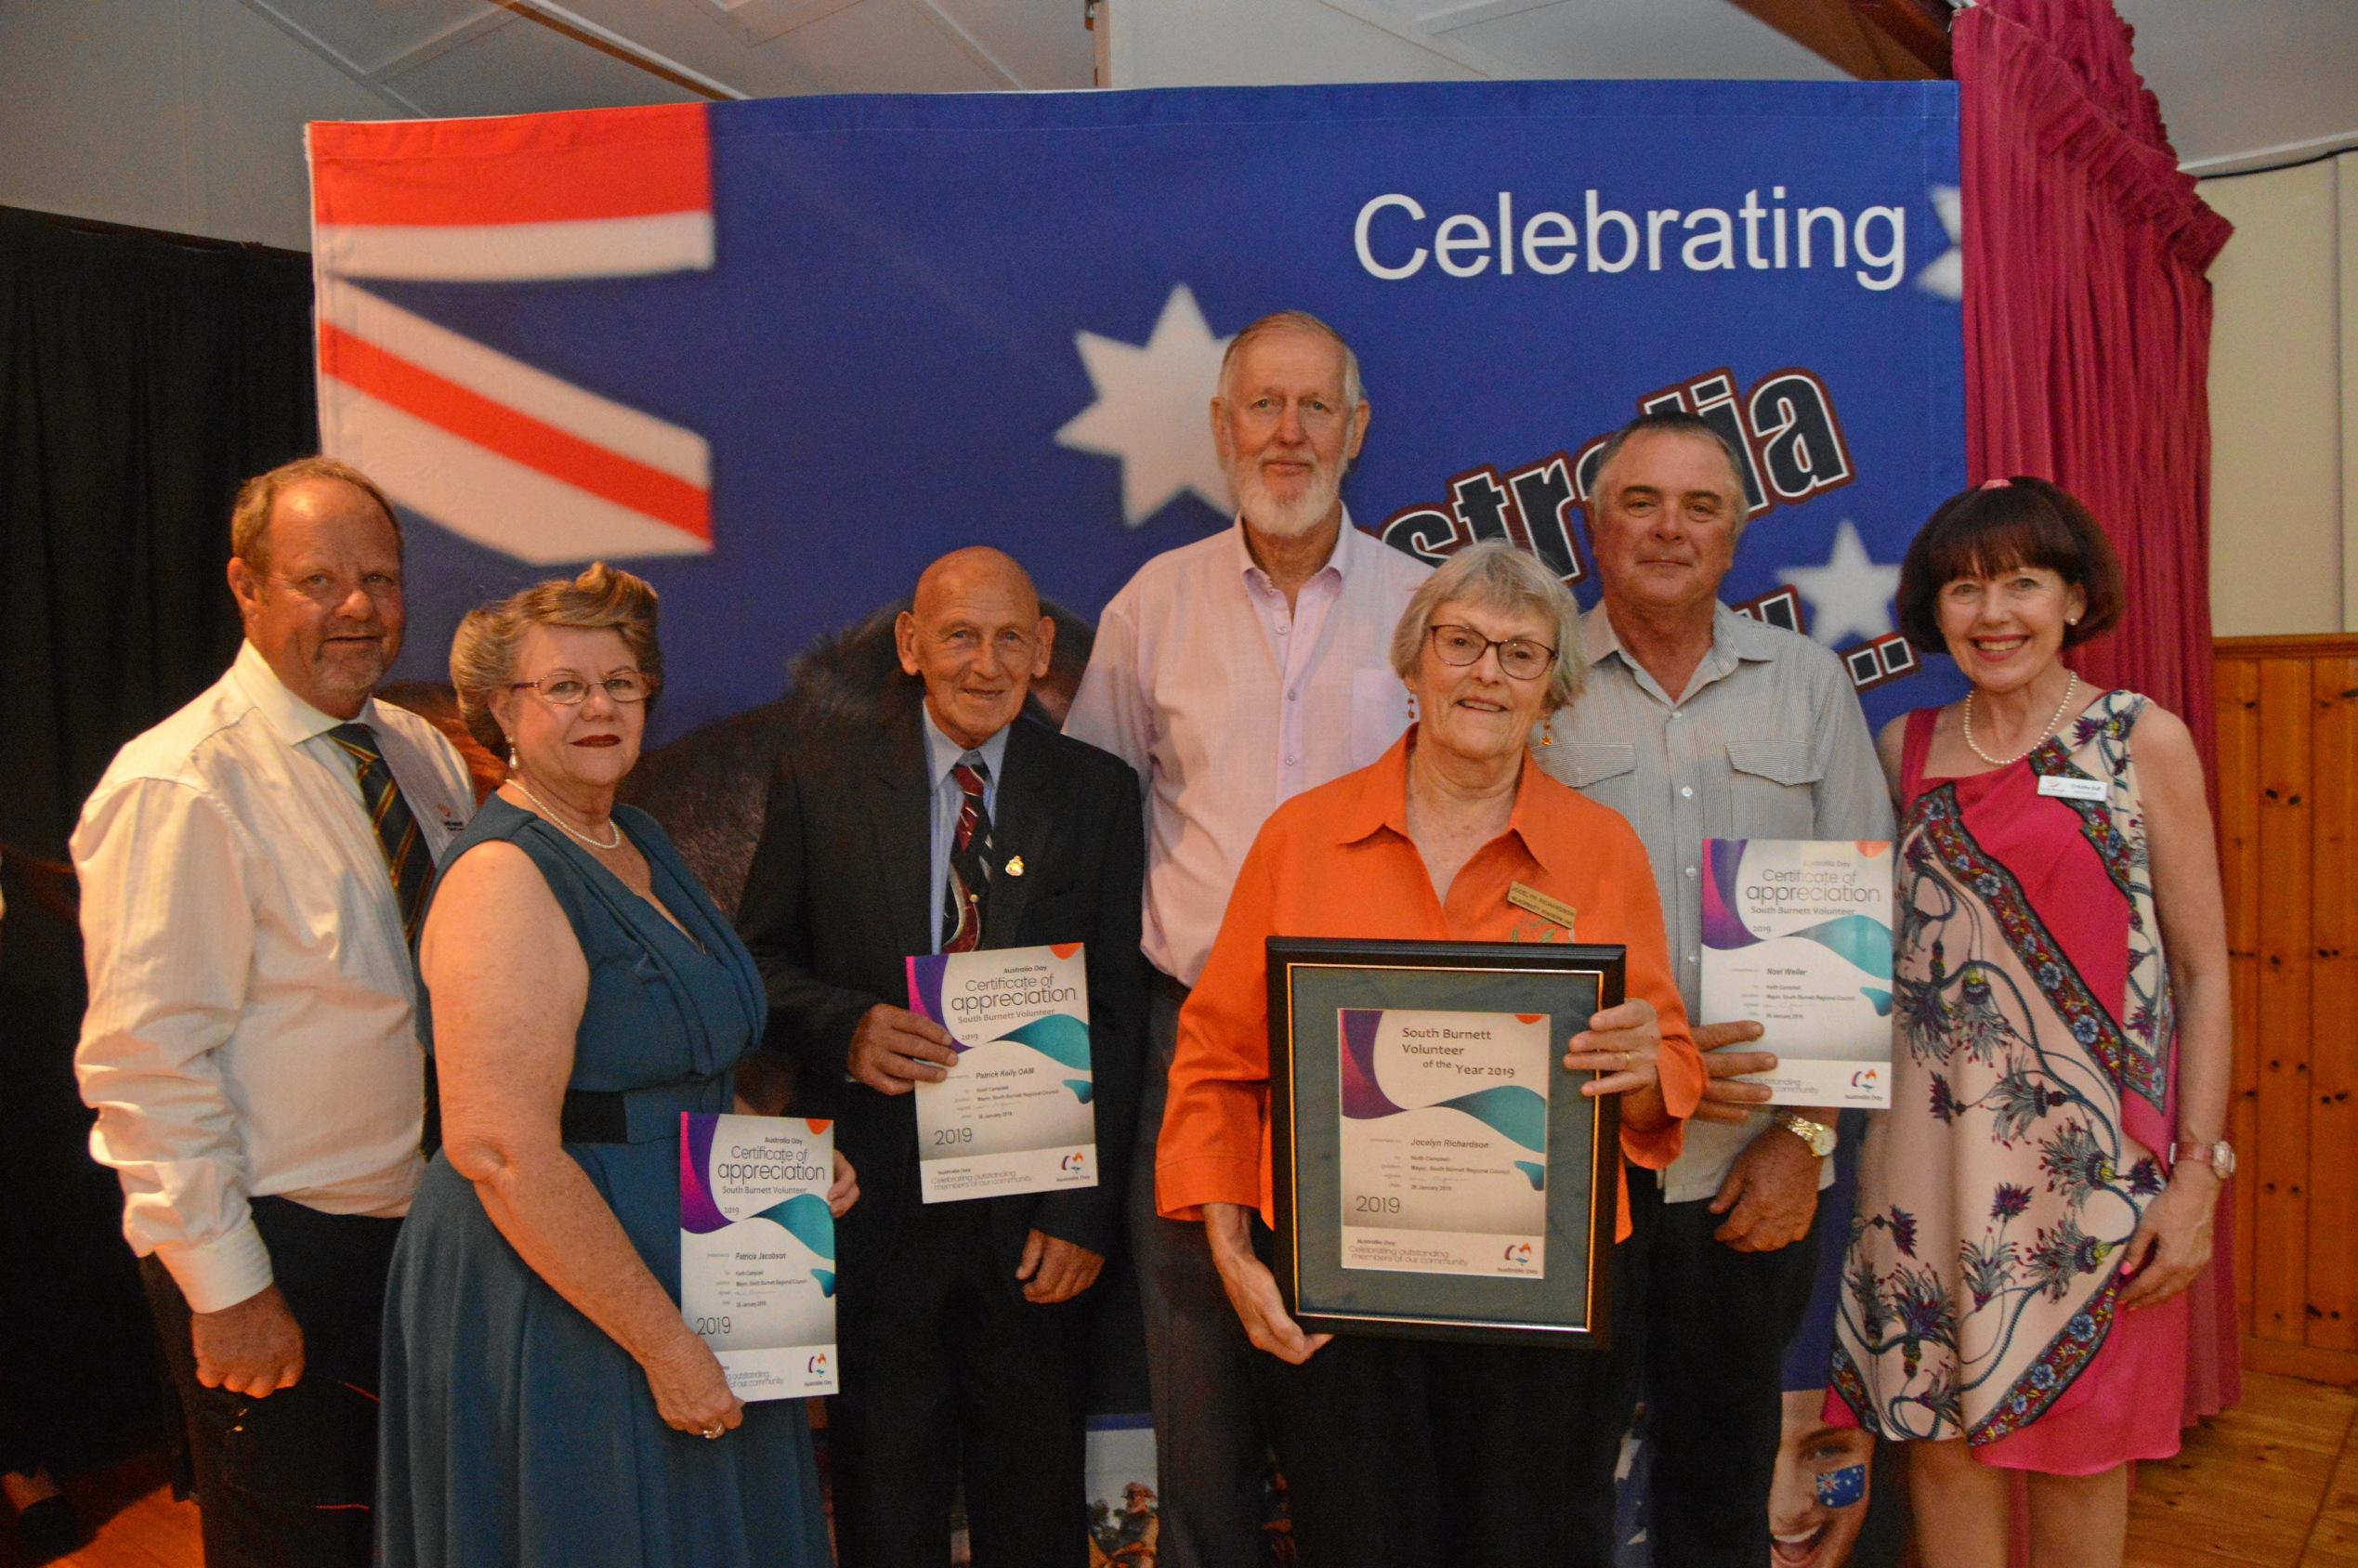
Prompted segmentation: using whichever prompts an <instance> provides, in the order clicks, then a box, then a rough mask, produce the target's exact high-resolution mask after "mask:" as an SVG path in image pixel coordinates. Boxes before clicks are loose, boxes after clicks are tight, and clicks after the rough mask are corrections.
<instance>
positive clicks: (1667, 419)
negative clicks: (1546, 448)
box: [1589, 409, 1752, 538]
mask: <svg viewBox="0 0 2358 1568" xmlns="http://www.w3.org/2000/svg"><path fill="white" fill-rule="evenodd" d="M1639 436H1687V437H1692V438H1695V439H1696V440H1700V441H1708V442H1710V444H1711V445H1712V446H1713V447H1715V448H1717V449H1718V450H1719V453H1720V455H1721V456H1722V457H1724V458H1726V459H1727V473H1728V478H1729V479H1730V480H1731V481H1732V482H1733V484H1734V486H1735V494H1736V536H1737V537H1738V538H1742V537H1743V532H1744V528H1745V525H1746V524H1748V523H1749V522H1750V521H1751V516H1752V498H1751V495H1750V493H1749V491H1748V490H1746V489H1745V481H1744V459H1743V457H1742V456H1741V455H1740V454H1739V453H1738V452H1737V451H1736V448H1735V446H1734V445H1733V444H1732V443H1731V442H1730V441H1729V440H1728V438H1727V436H1726V435H1725V433H1723V431H1722V430H1721V429H1720V428H1719V426H1717V425H1713V424H1712V423H1711V422H1710V420H1708V419H1705V418H1703V417H1702V416H1701V415H1699V414H1692V413H1688V412H1686V411H1685V410H1683V409H1664V410H1661V411H1659V412H1655V413H1642V414H1640V415H1638V416H1637V417H1636V418H1635V419H1633V420H1631V421H1630V422H1629V423H1628V424H1627V425H1623V426H1621V428H1619V429H1618V430H1616V431H1615V432H1613V434H1612V435H1610V436H1607V437H1606V438H1605V445H1604V446H1603V447H1602V448H1601V449H1599V450H1598V451H1597V454H1596V468H1595V470H1594V473H1595V475H1596V477H1595V478H1593V479H1592V480H1591V481H1590V482H1589V496H1590V504H1591V506H1592V508H1598V507H1602V506H1604V504H1605V475H1606V474H1608V473H1610V472H1612V469H1613V460H1614V459H1616V458H1618V457H1619V456H1620V455H1621V449H1622V448H1623V447H1625V446H1628V445H1629V444H1630V442H1631V439H1632V438H1635V437H1639ZM1591 515H1592V516H1594V512H1593V511H1592V513H1591Z"/></svg>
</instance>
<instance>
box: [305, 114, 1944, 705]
mask: <svg viewBox="0 0 2358 1568" xmlns="http://www.w3.org/2000/svg"><path fill="white" fill-rule="evenodd" d="M310 155H311V163H312V172H313V203H314V220H315V224H316V230H315V255H316V261H317V268H318V272H319V283H320V293H319V317H320V378H321V379H320V386H321V400H320V406H321V425H322V435H323V440H324V444H325V446H326V448H327V450H328V451H332V452H334V453H335V454H336V455H338V456H341V457H344V458H347V459H349V460H351V461H352V462H355V463H357V464H360V466H361V467H362V468H364V469H366V470H367V471H368V472H370V473H371V474H372V475H373V476H374V477H376V478H377V479H379V480H380V481H381V482H383V483H384V484H385V486H386V489H387V490H389V491H390V492H391V493H392V495H393V497H394V498H395V500H396V501H397V503H399V504H400V506H401V507H402V508H403V509H404V511H405V512H406V513H408V514H409V516H410V517H411V519H412V521H413V524H414V525H419V526H414V527H413V530H412V537H411V540H410V545H409V570H410V581H411V593H410V604H411V610H410V616H411V629H410V642H409V647H408V650H407V652H406V653H405V655H404V659H403V666H402V673H405V674H410V675H417V676H425V677H427V678H434V677H437V676H439V672H440V669H441V665H442V661H443V656H444V653H445V650H446V649H447V648H448V647H449V636H450V634H451V632H452V629H453V627H454V626H455V624H456V621H457V620H458V617H459V615H460V614H461V613H462V612H463V611H464V610H465V608H467V607H469V606H470V605H472V604H475V603H478V602H479V601H481V600H483V599H485V598H487V597H491V596H492V595H498V594H502V593H505V592H509V591H512V590H513V589H514V588H516V587H517V586H519V585H521V584H522V583H524V582H526V581H532V580H534V579H536V578H539V577H542V576H546V575H548V574H550V573H551V572H552V571H555V570H557V569H565V568H576V567H578V566H579V565H580V564H582V563H584V562H586V561H588V560H590V559H592V558H594V557H599V556H603V557H606V558H608V559H610V560H614V561H618V562H627V563H629V564H630V565H631V566H632V567H633V568H635V569H637V570H640V571H642V572H643V573H644V574H645V575H647V576H648V577H649V578H650V579H651V580H652V581H654V582H655V583H656V585H657V586H658V588H659V589H660V590H661V591H662V595H663V607H664V613H663V635H664V643H665V652H666V655H667V661H668V664H669V680H668V685H667V687H666V691H667V696H666V703H665V707H664V710H663V711H662V713H661V714H660V715H659V721H658V722H659V731H660V734H659V738H663V737H669V736H673V735H676V734H678V733H680V732H681V731H682V730H684V729H686V728H687V727H688V726H690V725H696V724H699V723H701V722H703V721H706V720H710V719H714V718H716V717H719V716H722V715H724V714H727V713H730V712H737V711H740V710H742V709H745V708H748V707H751V706H753V705H754V704H757V703H760V702H764V701H767V700H769V699H772V698H774V697H776V696H777V695H778V692H779V686H780V683H781V679H782V675H783V672H784V669H785V666H786V663H787V661H788V660H789V659H790V658H792V657H793V655H794V654H795V653H797V652H798V651H799V650H801V649H802V648H803V647H805V646H806V644H807V643H808V642H809V640H810V639H811V638H812V637H813V636H814V635H815V634H819V633H820V632H823V631H828V630H832V629H834V628H838V627H841V626H844V625H845V624H848V623H850V622H852V621H857V620H858V619H859V618H861V617H863V616H865V615H866V614H868V613H869V612H870V611H871V610H872V609H874V608H877V607H879V606H880V605H883V604H884V603H886V602H888V601H890V600H892V599H893V598H895V597H896V596H897V595H901V594H905V593H906V592H907V591H908V589H909V587H910V583H911V581H912V579H913V578H914V575H915V573H916V572H917V570H918V569H919V568H921V567H922V566H923V565H924V563H925V562H926V561H928V560H930V559H931V558H932V557H933V556H935V555H938V554H939V553H941V552H943V551H945V550H948V549H950V548H953V547H955V546H958V545H961V544H965V543H970V542H990V543H994V544H997V545H999V546H1001V547H1002V548H1003V549H1005V550H1007V551H1009V552H1010V553H1012V554H1013V555H1015V557H1016V558H1017V559H1019V560H1021V561H1022V562H1024V563H1025V565H1027V566H1028V568H1030V569H1031V571H1032V572H1033V574H1034V575H1035V576H1036V577H1037V579H1038V580H1039V581H1040V584H1041V589H1042V591H1043V592H1044V593H1045V594H1046V595H1048V596H1049V597H1050V598H1051V599H1053V600H1055V602H1057V603H1058V604H1060V605H1062V606H1063V607H1064V608H1068V609H1070V610H1072V611H1074V612H1076V613H1078V614H1080V615H1081V616H1082V617H1084V618H1090V619H1094V617H1095V615H1096V614H1097V612H1098V610H1099V609H1100V608H1102V607H1103V606H1104V604H1105V602H1106V600H1107V598H1108V597H1110V596H1111V595H1112V594H1113V593H1114V591H1115V590H1116V589H1117V588H1119V587H1120V585H1121V583H1122V582H1123V581H1126V580H1127V578H1128V577H1129V575H1130V573H1131V572H1132V571H1133V569H1135V568H1137V566H1138V565H1139V564H1140V563H1141V562H1143V561H1144V560H1146V558H1147V557H1148V556H1149V555H1154V554H1156V553H1158V552H1159V551H1162V550H1165V549H1168V548H1170V547H1172V546H1173V545H1176V544H1181V543H1185V542H1188V541H1191V540H1194V539H1198V538H1200V537H1202V536H1203V535H1205V534H1206V533H1208V532H1210V531H1212V530H1213V529H1219V528H1221V527H1224V526H1225V525H1226V523H1227V522H1228V520H1229V518H1230V516H1231V511H1230V504H1231V503H1230V497H1229V495H1228V491H1227V486H1226V483H1225V477H1224V476H1223V473H1222V469H1221V466H1220V464H1219V461H1218V459H1217V457H1216V455H1215V452H1214V449H1213V444H1212V437H1211V433H1210V429H1209V423H1208V414H1207V408H1208V404H1209V401H1210V399H1211V396H1212V390H1213V381H1214V376H1215V372H1216V371H1217V368H1218V364H1219V359H1220V354H1221V350H1222V348H1223V346H1224V345H1225V342H1226V340H1227V338H1228V337H1229V336H1231V335H1232V334H1234V333H1236V331H1237V330H1238V328H1240V327H1242V326H1243V325H1245V324H1246V323H1247V322H1248V321H1250V320H1253V319H1254V318H1255V317H1258V316H1261V315H1263V314H1264V313H1266V312H1268V311H1271V310H1275V309H1280V308H1286V307H1299V308H1303V309H1306V310H1309V311H1311V312H1313V313H1315V314H1317V315H1318V316H1321V317H1323V318H1324V319H1326V320H1329V321H1330V322H1332V323H1333V324H1334V325H1335V326H1336V327H1337V328H1339V329H1340V330H1341V331H1342V332H1343V333H1344V334H1345V335H1346V336H1347V337H1348V338H1349V339H1350V341H1351V342H1352V343H1353V344H1354V345H1355V346H1356V348H1357V350H1358V353H1359V356H1360V359H1361V363H1362V366H1363V370H1364V372H1365V378H1366V385H1367V395H1368V398H1369V401H1370V403H1371V404H1372V406H1373V419H1372V424H1371V426H1370V430H1369V438H1368V442H1367V447H1366V451H1365V454H1364V455H1363V457H1362V459H1361V461H1360V463H1359V465H1358V467H1357V469H1356V472H1355V473H1354V474H1353V475H1352V477H1351V478H1350V479H1349V480H1348V481H1347V483H1346V485H1345V488H1344V497H1345V500H1346V501H1347V502H1348V503H1349V504H1350V507H1351V512H1352V516H1353V517H1354V519H1355V520H1356V522H1357V524H1358V525H1359V526H1360V527H1362V528H1365V529H1369V530H1370V531H1373V532H1377V533H1380V534H1381V535H1382V537H1383V538H1384V539H1385V540H1386V541H1387V542H1389V543H1390V544H1392V545H1393V546H1394V547H1395V548H1399V549H1403V550H1407V551H1409V552H1412V553H1414V554H1417V555H1424V556H1428V557H1432V558H1435V559H1437V558H1439V557H1441V556H1444V555H1447V554H1448V552H1449V551H1451V550H1453V549H1455V548H1457V547H1459V546H1461V545H1462V544H1463V543H1465V542H1469V541H1472V540H1475V539H1482V538H1505V539H1509V540H1512V541H1513V542H1516V543H1518V544H1521V545H1523V546H1525V547H1526V548H1528V549H1531V550H1534V551H1536V552H1537V553H1538V554H1539V555H1540V557H1541V558H1543V559H1544V560H1545V561H1547V563H1548V564H1549V565H1550V566H1551V567H1552V568H1554V569H1555V570H1556V571H1557V572H1558V573H1559V574H1561V575H1562V576H1563V577H1564V578H1565V581H1568V582H1570V583H1572V584H1573V586H1574V588H1575V590H1576V592H1578V593H1579V595H1580V597H1581V599H1582V601H1583V602H1584V603H1592V602H1593V600H1594V595H1595V582H1594V575H1593V569H1592V564H1591V562H1590V559H1589V551H1588V541H1587V537H1586V532H1585V520H1584V517H1583V505H1584V494H1585V487H1586V484H1587V481H1588V480H1589V479H1590V478H1591V477H1592V468H1593V456H1594V452H1595V450H1596V443H1597V442H1598V440H1599V439H1600V438H1602V437H1603V436H1604V435H1605V433H1606V432H1608V431H1609V430H1611V429H1612V428H1613V427H1615V426H1616V425H1620V424H1622V423H1623V422H1624V421H1626V420H1628V419H1629V418H1631V416H1632V415H1634V414H1636V413H1637V412H1639V411H1640V410H1642V409H1649V408H1669V407H1679V408H1685V409H1689V410H1692V411H1693V412H1696V413H1698V414H1700V415H1702V416H1703V417H1704V418H1706V419H1709V420H1710V421H1712V422H1713V423H1714V424H1716V425H1718V426H1719V427H1720V428H1721V429H1722V430H1723V431H1724V432H1725V433H1726V434H1727V435H1728V436H1729V437H1730V438H1733V439H1735V440H1736V442H1737V443H1738V445H1739V446H1740V449H1741V451H1743V452H1744V454H1745V458H1746V466H1747V469H1748V472H1747V475H1746V481H1747V487H1748V490H1749V502H1750V519H1749V529H1748V530H1747V532H1746V533H1745V535H1744V539H1743V542H1742V545H1741V548H1740V550H1739V552H1738V555H1737V559H1736V568H1735V570H1734V572H1733V574H1732V575H1731V577H1730V578H1729V580H1728V581H1727V584H1726V588H1725V595H1726V597H1727V598H1728V599H1729V600H1730V601H1731V602H1734V603H1737V604H1739V605H1741V606H1744V607H1746V608H1748V609H1749V611H1750V612H1752V613H1755V614H1758V615H1761V616H1762V617H1764V618H1766V619H1769V620H1771V621H1776V622H1778V623H1779V624H1784V625H1788V626H1792V627H1795V628H1797V629H1800V630H1802V631H1804V632H1806V633H1807V634H1810V635H1812V636H1814V637H1815V638H1817V639H1818V640H1819V641H1820V642H1822V643H1824V644H1826V645H1827V647H1831V648H1833V649H1835V650H1836V651H1837V652H1838V653H1839V654H1840V655H1841V656H1842V658H1843V659H1844V660H1845V662H1846V664H1847V665H1848V667H1849V669H1850V671H1851V673H1852V678H1853V680H1854V684H1856V685H1857V686H1859V687H1860V688H1861V690H1862V692H1863V694H1864V696H1865V699H1866V701H1867V707H1868V710H1869V712H1870V716H1871V717H1874V718H1876V719H1878V720H1880V718H1882V717H1884V716H1887V715H1888V714H1889V713H1891V712H1897V711H1899V710H1900V709H1902V708H1905V707H1910V706H1916V705H1918V704H1920V703H1923V702H1929V701H1936V700H1940V699H1944V698H1945V697H1947V696H1950V695H1953V693H1954V691H1955V690H1956V689H1957V687H1956V686H1955V682H1954V677H1953V675H1950V674H1948V673H1945V667H1944V669H1943V670H1942V671H1941V672H1939V673H1934V672H1930V671H1928V670H1927V669H1926V668H1925V664H1924V661H1923V660H1920V659H1919V658H1918V657H1917V656H1915V655H1914V654H1912V653H1911V651H1910V650H1909V649H1908V648H1907V647H1906V644H1905V643H1903V642H1901V641H1900V640H1899V639H1898V637H1897V636H1896V635H1895V631H1896V627H1895V624H1894V621H1893V606H1892V594H1893V586H1894V584H1895V582H1896V581H1897V576H1898V567H1899V561H1900V557H1901V555H1902V554H1903V553H1904V551H1905V550H1906V543H1907V541H1908V539H1909V538H1910V537H1911V536H1912V535H1913V534H1914V532H1915V530H1916V529H1917V528H1918V527H1919V525H1920V524H1921V523H1922V521H1923V519H1924V517H1925V516H1927V515H1928V514H1929V512H1930V511H1931V509H1932V506H1933V505H1934V503H1937V502H1938V501H1939V500H1940V499H1941V498H1942V497H1943V496H1945V495H1946V494H1948V493H1950V492H1951V491H1953V490H1957V489H1958V488H1959V487H1960V486H1961V485H1962V483H1963V476H1964V438H1963V426H1962V421H1963V379H1964V378H1963V363H1962V342H1961V320H1960V309H1959V300H1960V295H1961V293H1962V287H1963V279H1962V258H1961V255H1960V253H1959V251H1958V246H1957V228H1958V196H1957V185H1958V142H1957V96H1956V91H1955V88H1954V86H1953V85H1950V84H1946V83H1908V84H1899V83H1874V84H1848V83H1843V84H1832V83H1731V82H1594V83H1583V82H1554V83H1477V84H1413V85H1369V86H1330V87H1298V88H1270V89H1259V88H1253V89H1229V88H1221V89H1210V88H1207V89H1182V90H1169V91H1154V92H1138V93H1073V94H1044V95H1016V94H1010V95H988V96H976V97H910V98H797V99H784V100H775V101H765V102H753V103H728V104H719V105H710V106H707V105H687V106H675V107H662V108H653V109H633V110H613V111H587V112H578V113H564V114H549V115H533V116H525V117H520V118H513V119H490V120H469V121H448V122H410V123H404V124H321V125H315V126H313V127H312V129H311V134H310ZM1934 662H1936V663H1937V662H1938V661H1934Z"/></svg>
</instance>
